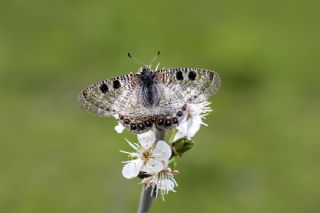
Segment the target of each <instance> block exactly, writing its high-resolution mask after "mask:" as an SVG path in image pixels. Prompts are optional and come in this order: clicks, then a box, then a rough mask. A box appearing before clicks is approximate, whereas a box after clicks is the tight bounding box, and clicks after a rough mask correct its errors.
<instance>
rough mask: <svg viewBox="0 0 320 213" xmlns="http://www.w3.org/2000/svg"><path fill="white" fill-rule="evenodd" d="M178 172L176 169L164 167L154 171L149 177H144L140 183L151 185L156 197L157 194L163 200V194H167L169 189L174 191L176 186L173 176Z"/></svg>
mask: <svg viewBox="0 0 320 213" xmlns="http://www.w3.org/2000/svg"><path fill="white" fill-rule="evenodd" d="M177 174H178V172H177V171H173V172H172V171H171V169H170V168H164V169H162V170H161V171H159V172H154V173H152V175H151V176H150V177H147V178H144V179H143V180H142V183H144V184H146V185H147V187H152V192H155V193H156V197H157V196H158V194H159V191H160V194H161V196H162V199H163V200H164V195H166V194H168V193H169V191H173V192H175V189H174V188H175V187H176V186H178V184H177V182H176V180H175V179H174V176H176V175H177Z"/></svg>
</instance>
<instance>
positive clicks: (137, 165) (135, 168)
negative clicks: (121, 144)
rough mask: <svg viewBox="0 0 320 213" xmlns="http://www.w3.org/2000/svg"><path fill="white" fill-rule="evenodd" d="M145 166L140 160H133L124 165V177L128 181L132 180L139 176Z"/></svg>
mask: <svg viewBox="0 0 320 213" xmlns="http://www.w3.org/2000/svg"><path fill="white" fill-rule="evenodd" d="M142 165H143V161H142V160H140V159H136V160H132V161H130V162H129V163H127V164H126V165H124V167H123V169H122V175H123V176H124V177H125V178H127V179H132V178H135V177H137V176H138V174H139V172H140V170H141V167H142Z"/></svg>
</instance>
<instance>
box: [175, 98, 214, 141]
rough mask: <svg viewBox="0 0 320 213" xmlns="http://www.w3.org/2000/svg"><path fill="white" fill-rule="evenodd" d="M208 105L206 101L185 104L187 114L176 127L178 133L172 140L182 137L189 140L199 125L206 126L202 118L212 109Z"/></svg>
mask: <svg viewBox="0 0 320 213" xmlns="http://www.w3.org/2000/svg"><path fill="white" fill-rule="evenodd" d="M209 105H210V103H209V102H206V101H205V102H202V103H199V104H187V115H186V117H185V118H184V119H183V120H182V121H181V123H180V124H179V126H178V127H177V129H178V133H177V134H176V135H175V137H174V139H173V141H177V140H179V139H180V138H184V137H186V138H187V139H188V140H191V138H192V137H193V136H194V135H195V134H196V133H197V132H198V131H199V129H200V126H201V125H204V126H207V124H206V123H204V122H203V121H202V120H203V119H204V118H205V117H206V116H207V115H208V113H209V112H211V111H212V110H211V108H210V107H209Z"/></svg>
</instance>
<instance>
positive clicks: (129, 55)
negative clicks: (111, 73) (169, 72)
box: [128, 52, 145, 66]
mask: <svg viewBox="0 0 320 213" xmlns="http://www.w3.org/2000/svg"><path fill="white" fill-rule="evenodd" d="M128 57H129V58H131V59H133V60H135V61H136V62H138V64H141V65H142V66H145V63H142V62H141V61H139V60H138V59H136V58H134V57H133V56H132V55H131V54H130V53H129V52H128Z"/></svg>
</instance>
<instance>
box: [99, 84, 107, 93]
mask: <svg viewBox="0 0 320 213" xmlns="http://www.w3.org/2000/svg"><path fill="white" fill-rule="evenodd" d="M108 90H109V88H108V86H107V85H106V84H105V83H103V84H101V86H100V91H101V92H102V93H103V94H106V93H107V92H108Z"/></svg>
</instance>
